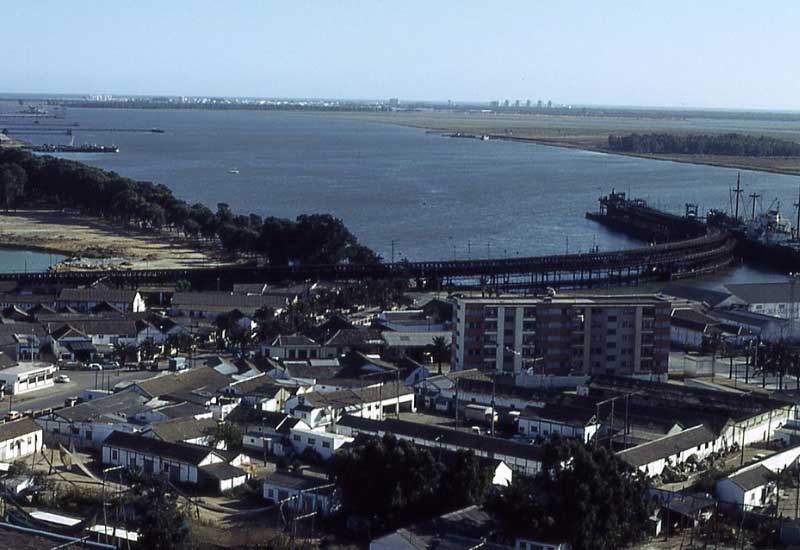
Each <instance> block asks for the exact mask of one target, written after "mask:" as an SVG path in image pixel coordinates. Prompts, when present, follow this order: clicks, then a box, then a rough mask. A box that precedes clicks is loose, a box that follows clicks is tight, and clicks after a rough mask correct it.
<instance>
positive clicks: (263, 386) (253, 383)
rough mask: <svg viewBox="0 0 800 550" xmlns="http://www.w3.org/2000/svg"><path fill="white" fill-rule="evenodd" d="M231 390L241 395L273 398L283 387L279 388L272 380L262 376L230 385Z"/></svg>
mask: <svg viewBox="0 0 800 550" xmlns="http://www.w3.org/2000/svg"><path fill="white" fill-rule="evenodd" d="M231 388H232V389H234V390H236V391H237V392H239V393H241V394H243V395H268V396H273V395H275V394H276V393H278V392H279V391H280V390H282V389H283V386H280V385H279V384H278V383H277V382H276V381H275V379H274V378H272V377H269V376H266V375H262V376H255V377H253V378H248V379H247V380H244V381H242V382H238V383H235V384H232V385H231Z"/></svg>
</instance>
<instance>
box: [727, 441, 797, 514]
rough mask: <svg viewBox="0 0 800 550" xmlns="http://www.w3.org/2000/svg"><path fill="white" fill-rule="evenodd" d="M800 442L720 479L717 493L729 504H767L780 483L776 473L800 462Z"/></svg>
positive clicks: (745, 506) (752, 506) (749, 506)
mask: <svg viewBox="0 0 800 550" xmlns="http://www.w3.org/2000/svg"><path fill="white" fill-rule="evenodd" d="M798 457H800V445H795V446H794V447H790V448H788V449H785V450H783V451H780V452H778V453H775V454H773V455H770V456H768V457H767V458H765V459H764V460H761V461H759V462H757V463H755V464H750V465H749V466H745V467H744V468H741V469H739V470H737V471H736V472H734V473H733V474H731V475H729V476H728V477H725V478H723V479H720V480H719V481H717V485H716V489H715V491H716V496H717V498H718V499H719V500H720V502H721V504H722V505H723V506H726V507H737V508H738V509H739V510H745V511H750V510H753V509H755V508H761V507H764V506H766V505H768V504H770V502H771V501H772V499H773V498H774V497H775V493H776V490H777V487H776V485H775V482H774V481H773V477H774V474H775V473H778V472H781V471H782V470H784V469H786V468H788V467H790V466H792V465H793V464H796V463H797V459H798Z"/></svg>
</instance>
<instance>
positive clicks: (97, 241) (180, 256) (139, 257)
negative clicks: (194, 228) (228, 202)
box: [0, 210, 230, 270]
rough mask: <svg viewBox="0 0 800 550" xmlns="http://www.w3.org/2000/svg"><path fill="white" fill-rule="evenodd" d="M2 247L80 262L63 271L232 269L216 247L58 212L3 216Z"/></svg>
mask: <svg viewBox="0 0 800 550" xmlns="http://www.w3.org/2000/svg"><path fill="white" fill-rule="evenodd" d="M0 248H6V249H20V250H36V251H41V252H53V253H58V254H62V255H64V256H67V257H68V258H79V260H75V261H72V262H69V263H67V262H62V263H61V264H59V265H58V266H57V269H59V270H65V269H81V268H82V267H83V268H91V267H95V268H96V267H98V266H101V267H102V266H104V267H107V268H109V269H111V268H117V269H146V268H192V267H209V266H216V265H224V264H229V263H230V262H227V261H224V260H223V259H222V258H221V257H220V255H219V252H218V251H217V250H215V249H213V248H211V247H203V246H199V245H198V246H194V245H193V243H191V242H189V241H188V240H186V239H184V238H182V237H180V236H177V235H169V234H167V233H147V232H143V231H137V230H135V229H127V228H121V227H117V226H114V225H112V224H109V223H107V222H105V221H103V220H100V219H96V218H89V217H83V216H73V215H69V214H65V213H63V212H60V211H55V210H19V211H17V212H8V213H0Z"/></svg>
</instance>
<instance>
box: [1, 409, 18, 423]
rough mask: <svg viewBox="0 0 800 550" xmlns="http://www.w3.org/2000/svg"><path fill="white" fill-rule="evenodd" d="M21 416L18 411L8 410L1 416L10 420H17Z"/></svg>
mask: <svg viewBox="0 0 800 550" xmlns="http://www.w3.org/2000/svg"><path fill="white" fill-rule="evenodd" d="M22 416H23V415H22V413H21V412H19V411H8V412H7V413H6V414H5V416H3V420H5V421H6V422H11V421H13V420H19V419H20V418H22Z"/></svg>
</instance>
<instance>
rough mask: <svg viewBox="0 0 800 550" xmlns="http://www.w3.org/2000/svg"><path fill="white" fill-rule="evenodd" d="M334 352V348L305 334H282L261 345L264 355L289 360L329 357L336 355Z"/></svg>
mask: <svg viewBox="0 0 800 550" xmlns="http://www.w3.org/2000/svg"><path fill="white" fill-rule="evenodd" d="M333 352H334V350H333V349H332V348H326V347H323V346H322V345H321V344H319V343H318V342H315V341H314V340H312V339H311V338H309V337H308V336H305V335H303V334H288V335H280V336H277V337H276V338H274V339H273V340H272V341H271V342H270V343H269V344H264V345H262V347H261V354H262V355H263V356H264V357H271V358H273V359H285V360H288V361H304V360H306V359H328V358H331V357H334V354H333Z"/></svg>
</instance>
